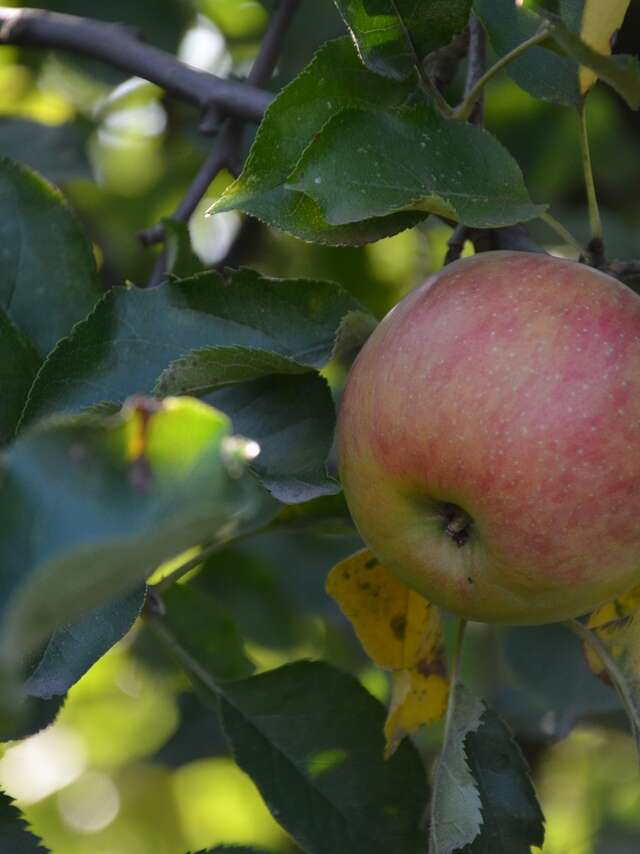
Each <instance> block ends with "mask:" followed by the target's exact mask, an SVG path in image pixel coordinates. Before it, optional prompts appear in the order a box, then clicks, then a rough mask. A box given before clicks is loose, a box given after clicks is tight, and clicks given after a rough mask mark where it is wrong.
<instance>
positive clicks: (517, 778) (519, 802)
mask: <svg viewBox="0 0 640 854" xmlns="http://www.w3.org/2000/svg"><path fill="white" fill-rule="evenodd" d="M465 753H466V755H467V761H468V763H469V769H470V771H471V774H472V776H473V777H474V779H475V780H477V782H478V790H479V792H480V801H481V804H482V806H481V809H482V830H481V832H480V836H479V837H478V838H476V839H475V840H474V841H473V844H471V845H468V846H466V847H465V848H463V849H462V851H461V852H460V854H495V852H497V851H508V852H509V854H530V852H531V846H532V845H537V846H540V847H542V843H543V842H544V816H543V814H542V811H541V809H540V805H539V804H538V800H537V798H536V793H535V790H534V788H533V784H532V782H531V778H530V776H529V769H528V767H527V763H526V761H525V758H524V756H523V755H522V753H521V751H520V748H519V747H518V745H517V744H516V742H515V741H514V740H513V737H512V735H511V733H510V732H509V730H508V728H507V727H506V725H505V723H504V722H503V721H502V720H501V719H500V718H499V717H498V715H497V714H496V713H495V712H494V711H492V710H491V709H485V711H484V714H483V715H482V718H481V720H480V726H479V727H478V729H477V730H472V731H471V732H469V733H468V735H467V738H466V741H465Z"/></svg>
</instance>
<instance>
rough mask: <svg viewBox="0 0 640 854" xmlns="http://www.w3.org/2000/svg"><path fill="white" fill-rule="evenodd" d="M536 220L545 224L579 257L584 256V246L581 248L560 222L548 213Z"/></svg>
mask: <svg viewBox="0 0 640 854" xmlns="http://www.w3.org/2000/svg"><path fill="white" fill-rule="evenodd" d="M538 219H541V220H542V222H545V223H546V224H547V225H548V226H549V228H550V229H551V230H552V231H555V233H556V234H557V235H558V237H560V238H561V239H562V240H564V242H565V243H568V244H569V246H573V248H574V249H575V250H576V251H577V252H578V254H579V255H580V256H583V255H584V252H585V250H584V246H582V244H581V243H580V242H579V241H578V240H577V239H576V238H575V237H574V236H573V234H571V232H570V231H568V230H567V229H566V228H565V227H564V225H562V223H561V222H559V221H558V220H557V219H556V218H555V217H554V216H551V214H550V213H549V212H548V211H545V212H544V213H542V214H540V216H539V217H538Z"/></svg>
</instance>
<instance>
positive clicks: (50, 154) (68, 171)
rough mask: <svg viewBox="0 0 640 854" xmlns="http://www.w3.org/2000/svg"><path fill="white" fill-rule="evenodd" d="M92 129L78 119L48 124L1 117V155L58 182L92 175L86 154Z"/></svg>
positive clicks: (55, 182)
mask: <svg viewBox="0 0 640 854" xmlns="http://www.w3.org/2000/svg"><path fill="white" fill-rule="evenodd" d="M87 141H88V132H87V130H86V129H84V128H82V127H81V126H80V124H79V123H77V122H66V123H65V124H62V125H45V124H42V123H41V122H32V121H29V120H27V119H16V118H13V117H12V118H0V155H3V156H5V157H11V158H13V159H14V160H17V161H18V162H19V163H22V164H24V165H25V166H29V168H31V169H35V170H36V172H39V173H40V174H41V175H44V177H45V178H47V179H48V180H49V181H53V183H54V184H61V183H63V182H64V181H68V180H69V179H71V178H88V179H90V178H92V173H91V167H90V166H89V161H88V159H87V154H86V145H87Z"/></svg>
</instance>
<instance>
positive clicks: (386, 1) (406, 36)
mask: <svg viewBox="0 0 640 854" xmlns="http://www.w3.org/2000/svg"><path fill="white" fill-rule="evenodd" d="M335 3H336V6H337V7H338V9H339V11H340V14H341V15H342V17H343V18H344V22H345V24H346V25H347V27H348V28H349V31H350V33H351V36H352V38H353V40H354V42H355V44H356V46H357V48H358V52H359V54H360V56H361V57H362V60H363V62H364V63H366V65H367V67H368V68H370V69H371V71H375V72H376V73H377V74H383V75H384V76H385V77H391V78H394V79H396V80H401V79H403V78H405V77H407V76H408V75H409V74H411V73H412V71H413V70H414V68H415V63H416V60H418V61H419V60H422V59H423V58H424V57H425V56H426V55H427V54H428V53H430V52H431V51H432V50H436V49H437V48H439V47H444V46H445V45H447V44H448V43H449V42H450V41H451V39H452V38H453V37H454V36H455V35H456V33H459V32H460V30H462V29H464V27H465V26H466V23H467V20H468V18H469V10H470V7H471V0H422V2H421V3H416V2H414V0H335Z"/></svg>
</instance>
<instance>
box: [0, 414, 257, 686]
mask: <svg viewBox="0 0 640 854" xmlns="http://www.w3.org/2000/svg"><path fill="white" fill-rule="evenodd" d="M229 432H230V426H229V422H228V419H227V418H226V417H225V416H224V415H222V414H221V413H219V412H216V411H215V410H213V409H211V408H210V407H208V406H206V405H205V404H202V403H200V402H198V401H195V400H193V399H191V398H176V399H172V400H170V401H168V402H166V403H165V404H159V403H158V402H157V401H139V400H138V401H136V402H135V404H134V405H132V406H130V407H127V408H126V409H125V410H123V412H122V414H120V415H118V416H112V417H110V418H97V417H94V416H81V417H76V418H58V419H55V420H53V419H52V420H50V421H46V422H43V424H42V425H40V427H39V428H36V429H33V430H30V431H28V432H27V433H25V434H24V436H23V437H21V438H20V439H19V440H18V441H17V442H16V443H15V444H14V445H13V446H11V448H10V449H9V450H8V452H7V453H6V455H5V456H4V458H3V459H2V469H1V470H0V506H1V507H2V515H1V516H0V567H1V570H0V603H2V606H1V607H2V613H1V615H0V626H2V637H1V639H0V640H1V642H0V650H1V658H0V669H4V670H8V671H15V669H16V668H17V667H18V666H19V663H20V661H21V660H22V659H23V657H24V656H25V655H26V654H28V653H29V652H31V651H32V650H33V649H34V648H35V647H36V646H37V645H38V644H39V643H42V641H43V640H44V639H45V638H46V637H47V636H48V635H49V634H50V633H51V632H53V631H55V630H56V629H59V628H61V627H62V626H64V625H66V624H67V623H69V622H70V621H73V620H76V619H77V618H79V617H81V616H82V615H83V614H86V612H87V611H88V610H90V609H92V608H96V607H98V606H99V605H101V604H104V603H105V602H107V601H108V600H109V599H111V598H112V597H114V596H116V595H118V594H119V593H123V592H125V591H127V590H130V589H131V588H132V587H133V586H134V585H136V584H137V583H138V582H139V581H141V580H143V579H144V578H145V577H146V576H148V575H149V574H150V573H151V572H152V571H153V569H154V568H155V567H156V566H157V565H159V564H160V563H161V562H163V561H164V560H167V559H169V558H171V557H173V556H175V555H177V554H180V553H181V552H182V551H184V550H185V549H187V548H189V547H192V546H194V545H196V544H198V543H202V542H205V541H215V540H216V539H219V540H220V541H224V540H226V539H228V538H230V537H231V536H233V534H234V532H235V531H236V530H237V529H238V526H240V525H241V524H242V523H249V522H250V520H252V519H253V518H254V517H255V516H256V515H257V514H258V513H259V512H260V511H261V510H262V497H261V492H260V491H259V489H258V487H257V486H256V485H255V484H254V483H253V480H252V478H250V477H247V476H245V477H240V474H241V472H242V469H243V468H244V466H245V463H246V460H245V458H244V454H245V451H244V446H243V445H242V443H238V442H236V441H230V440H229V438H228V437H229ZM34 523H37V527H36V528H35V530H36V531H37V536H35V535H34Z"/></svg>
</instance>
